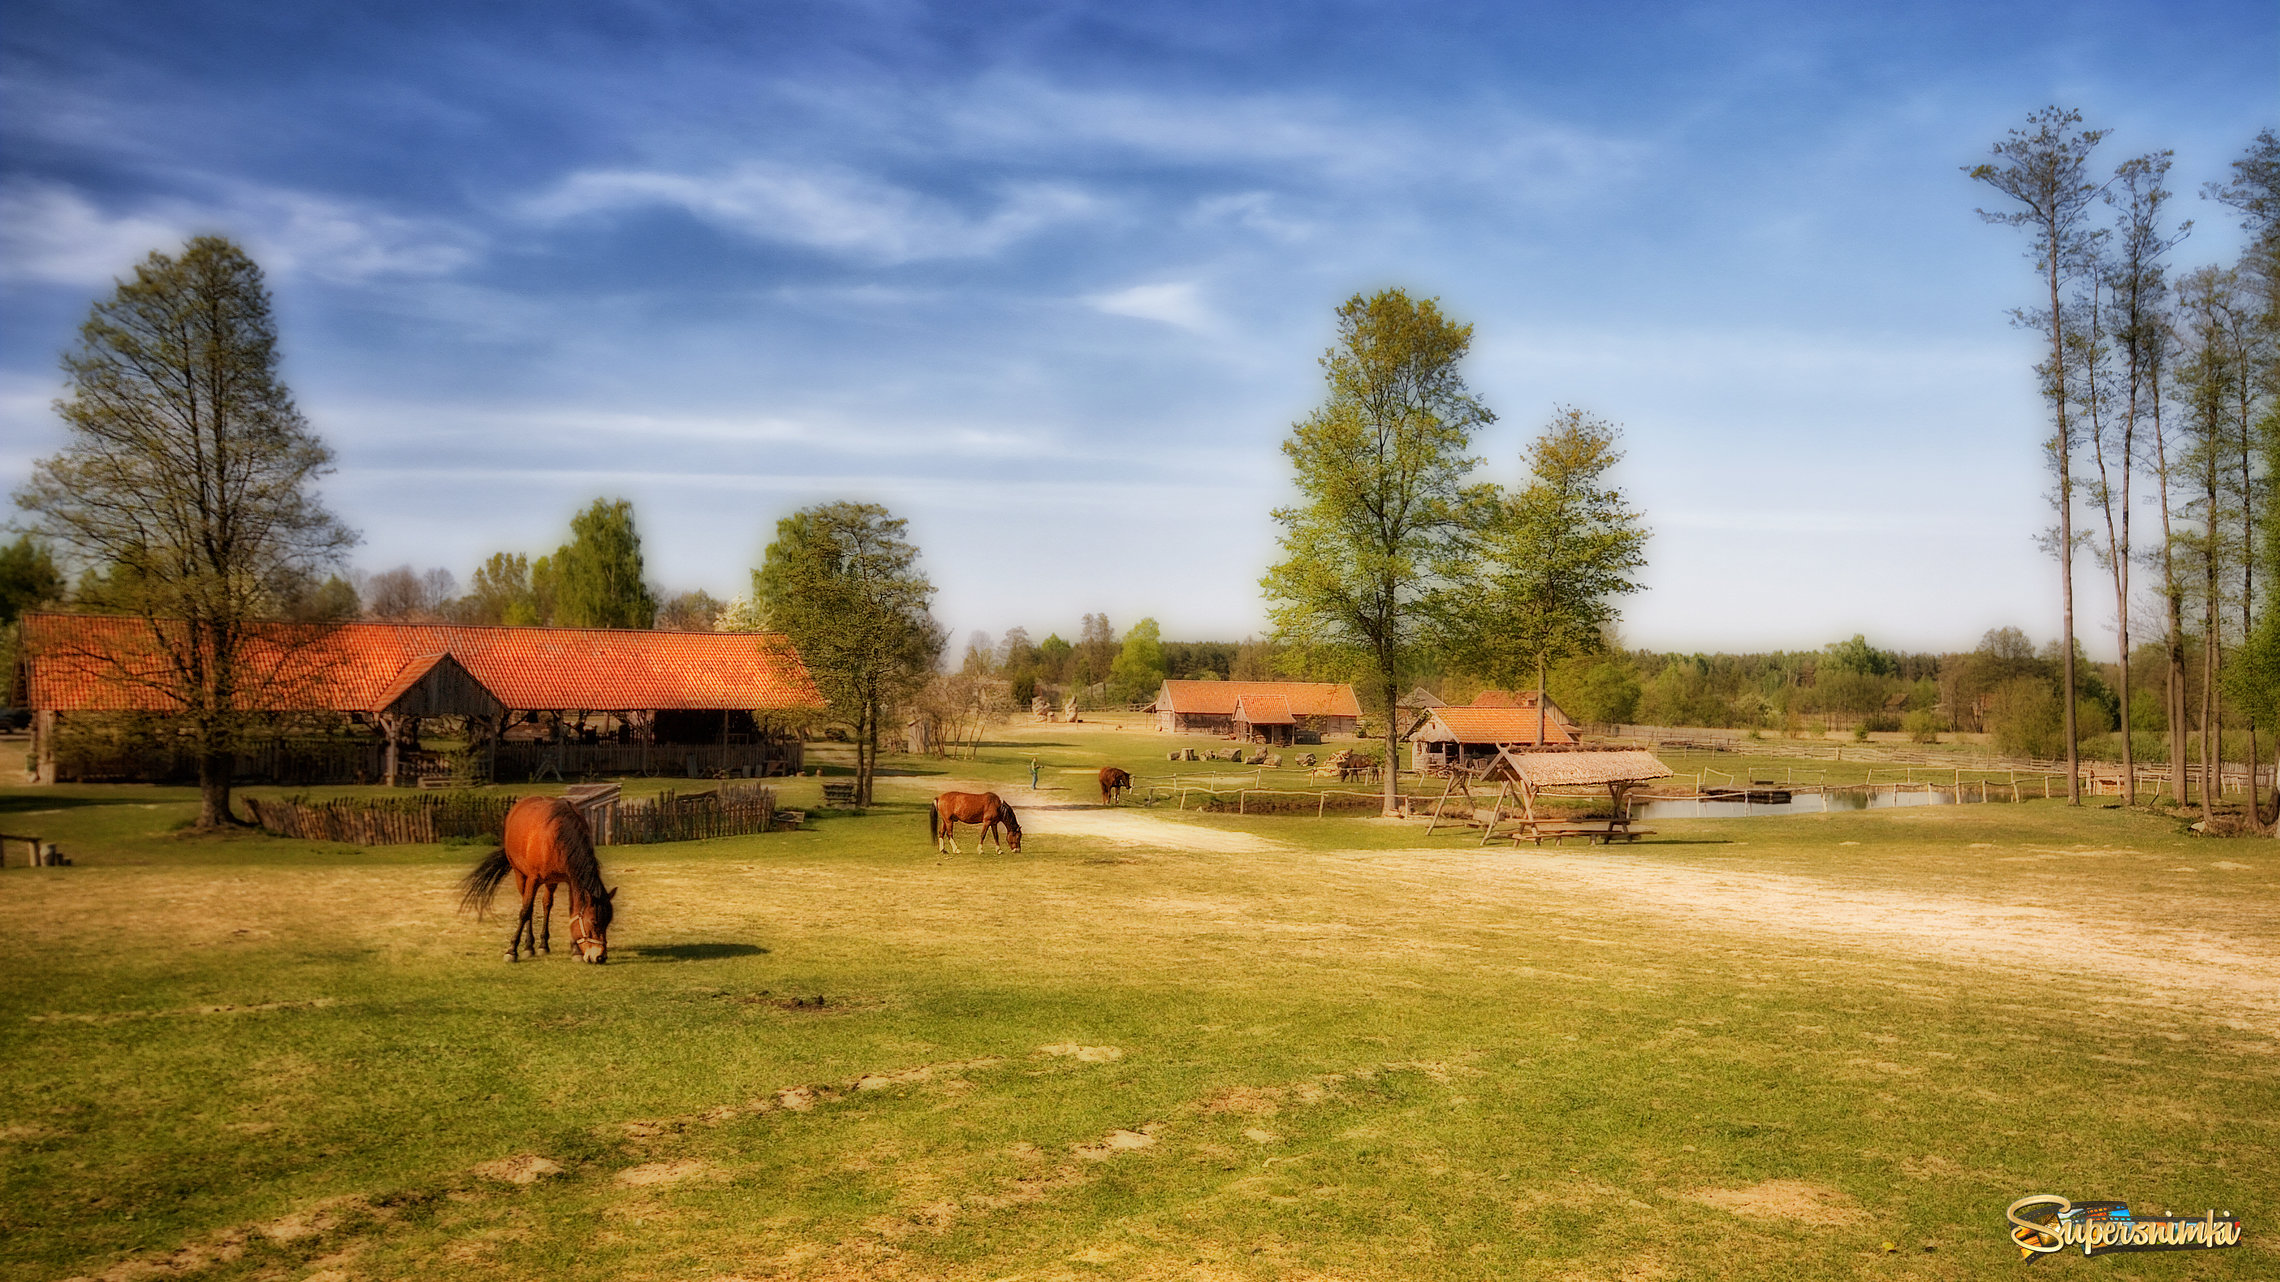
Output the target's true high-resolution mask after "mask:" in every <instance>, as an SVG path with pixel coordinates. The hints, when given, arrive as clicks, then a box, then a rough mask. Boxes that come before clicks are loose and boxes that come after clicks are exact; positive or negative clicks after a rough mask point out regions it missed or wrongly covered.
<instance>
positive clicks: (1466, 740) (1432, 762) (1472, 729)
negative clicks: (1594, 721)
mask: <svg viewBox="0 0 2280 1282" xmlns="http://www.w3.org/2000/svg"><path fill="white" fill-rule="evenodd" d="M1532 702H1533V699H1531V703H1532ZM1550 713H1551V709H1549V708H1547V709H1545V714H1546V715H1545V717H1544V725H1543V738H1542V740H1541V741H1540V742H1541V743H1542V744H1543V745H1544V746H1546V747H1570V746H1573V745H1574V744H1575V742H1576V737H1575V734H1574V732H1573V730H1572V728H1571V727H1570V726H1569V725H1568V724H1565V723H1563V721H1562V719H1561V718H1559V717H1555V716H1552V715H1550ZM1536 729H1537V727H1536V709H1535V708H1534V707H1533V706H1531V707H1526V708H1509V707H1507V708H1497V707H1486V708H1484V707H1481V706H1479V705H1477V704H1476V705H1474V706H1472V707H1466V708H1433V709H1429V710H1427V711H1426V712H1425V713H1424V714H1423V715H1422V716H1420V717H1419V718H1418V720H1417V723H1416V724H1415V725H1414V726H1413V727H1412V728H1411V729H1410V731H1409V768H1410V769H1412V770H1421V771H1422V770H1436V771H1438V770H1447V769H1449V768H1451V767H1455V766H1477V765H1480V764H1482V763H1484V762H1487V761H1489V760H1491V759H1493V758H1494V757H1495V756H1496V755H1497V754H1498V753H1499V752H1500V751H1502V750H1503V749H1505V748H1507V747H1512V746H1534V745H1536V744H1537V743H1538V742H1539V740H1538V739H1537V737H1536Z"/></svg>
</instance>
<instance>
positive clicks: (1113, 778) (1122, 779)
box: [1100, 766, 1132, 805]
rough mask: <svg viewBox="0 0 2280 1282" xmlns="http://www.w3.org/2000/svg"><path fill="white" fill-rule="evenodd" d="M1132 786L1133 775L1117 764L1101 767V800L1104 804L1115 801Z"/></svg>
mask: <svg viewBox="0 0 2280 1282" xmlns="http://www.w3.org/2000/svg"><path fill="white" fill-rule="evenodd" d="M1131 786H1132V776H1131V775H1129V774H1126V773H1125V772H1124V771H1122V770H1119V769H1117V768H1116V767H1115V766H1102V767H1101V768H1100V800H1101V804H1102V805H1109V804H1112V803H1114V802H1115V800H1116V799H1117V798H1118V797H1119V796H1121V795H1123V793H1124V791H1125V790H1126V789H1128V788H1130V787H1131Z"/></svg>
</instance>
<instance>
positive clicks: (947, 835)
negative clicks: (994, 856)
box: [926, 792, 1021, 855]
mask: <svg viewBox="0 0 2280 1282" xmlns="http://www.w3.org/2000/svg"><path fill="white" fill-rule="evenodd" d="M958 824H979V825H981V829H982V835H981V836H979V837H976V838H975V839H974V853H975V854H980V853H981V850H982V843H983V842H986V841H988V840H989V839H990V838H991V837H992V836H995V837H996V838H997V843H998V850H999V851H1000V852H1003V851H1004V850H1005V849H1006V844H1005V843H1006V839H1007V838H1008V837H1011V838H1012V839H1013V853H1015V854H1019V853H1020V852H1021V821H1020V820H1019V819H1016V818H1014V817H1013V807H1011V806H1009V805H1007V804H1005V801H1004V799H1003V798H1001V797H999V796H998V795H997V794H996V793H994V792H946V793H943V794H942V795H941V796H939V797H936V798H935V799H934V800H933V801H932V802H931V803H929V804H928V806H927V807H926V831H927V833H928V834H929V835H931V836H932V837H933V838H934V849H935V852H936V853H938V854H952V855H955V854H961V853H963V852H962V851H960V850H959V849H958V838H957V836H956V835H955V834H954V833H953V831H952V830H953V828H954V826H955V825H958Z"/></svg>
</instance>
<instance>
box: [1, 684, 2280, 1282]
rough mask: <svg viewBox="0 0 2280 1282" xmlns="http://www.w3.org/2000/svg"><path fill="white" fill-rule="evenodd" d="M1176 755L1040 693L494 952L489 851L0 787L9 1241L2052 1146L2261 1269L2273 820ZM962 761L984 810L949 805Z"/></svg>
mask: <svg viewBox="0 0 2280 1282" xmlns="http://www.w3.org/2000/svg"><path fill="white" fill-rule="evenodd" d="M1172 742H1177V741H1169V740H1166V739H1165V738H1164V737H1161V736H1157V735H1153V734H1147V733H1142V732H1136V731H1133V730H1115V729H1108V728H1104V727H1094V726H1086V727H1062V726H1041V727H1033V728H1027V729H1023V730H1020V731H1017V732H1015V733H1014V734H1013V735H1012V736H1011V737H1010V738H1008V739H1006V740H1004V741H1003V742H1001V743H1000V744H999V745H997V746H993V747H990V748H988V749H985V751H984V753H983V754H982V757H981V759H980V760H976V761H952V762H940V761H933V762H919V761H898V760H895V759H890V762H889V764H890V766H896V767H899V768H904V769H908V770H910V771H912V773H909V774H902V775H897V776H895V777H892V778H889V779H885V780H883V781H882V785H881V798H882V801H881V804H880V805H878V806H877V807H875V808H873V809H872V810H871V811H870V812H869V813H868V814H865V815H861V816H856V815H834V814H819V815H818V816H817V817H815V818H814V819H813V820H812V821H811V823H810V825H809V828H808V829H807V830H806V831H802V832H797V833H778V834H770V835H767V836H758V837H747V838H735V839H724V840H719V841H710V842H696V843H686V844H679V845H668V846H647V847H633V848H613V849H609V850H606V851H604V852H603V857H604V863H605V867H606V869H607V871H608V874H609V879H610V880H611V881H612V882H613V883H616V884H618V885H620V886H621V887H622V891H621V894H620V896H619V900H618V902H619V920H618V925H617V926H616V927H615V928H614V929H613V932H612V939H611V943H612V961H611V964H610V965H608V966H606V967H600V968H596V967H588V966H579V965H575V964H573V963H572V962H571V961H570V960H569V958H568V956H567V950H558V951H557V952H556V953H555V954H554V955H553V957H551V958H544V959H540V960H539V961H537V962H535V963H524V964H520V965H515V966H508V965H505V964H503V963H502V962H501V961H500V960H499V959H500V954H501V952H502V950H503V944H504V941H505V938H506V932H507V923H506V922H504V921H502V920H493V921H489V922H484V923H477V922H474V921H472V920H470V919H466V918H462V917H459V916H457V915H455V913H454V912H453V906H454V899H455V893H454V883H455V881H456V880H457V878H458V876H459V874H460V873H461V872H462V871H463V870H464V869H465V867H467V866H468V865H469V864H471V863H472V862H473V860H474V857H475V855H476V853H477V851H478V848H477V847H473V846H442V847H397V848H384V849H375V850H359V849H354V848H350V847H344V846H324V845H317V844H312V843H301V842H288V841H281V840H275V839H270V838H266V837H262V836H259V835H236V836H231V837H227V838H220V839H205V838H192V837H188V836H186V835H183V834H181V833H180V832H179V826H180V825H181V824H182V823H183V822H184V821H185V820H186V819H187V818H188V816H189V815H190V814H191V812H192V804H191V800H190V798H189V796H188V794H187V792H186V791H184V790H169V789H155V788H136V787H57V788H47V789H18V790H14V791H9V792H5V793H0V827H5V829H6V830H7V831H11V832H36V833H38V834H40V835H41V836H43V837H47V838H48V839H51V840H54V841H57V842H59V843H60V844H61V845H62V846H63V848H64V850H65V851H66V852H67V853H69V854H71V855H72V856H73V857H74V858H76V859H77V860H78V861H79V865H80V866H78V867H73V868H61V869H41V870H26V869H10V870H8V871H7V872H6V873H5V874H4V875H0V968H4V970H0V973H4V974H5V976H6V982H5V986H4V996H0V1056H4V1059H0V1063H4V1064H5V1071H4V1072H0V1159H4V1161H5V1183H4V1184H0V1274H4V1275H5V1276H8V1277H25V1278H57V1277H69V1276H75V1275H76V1276H89V1277H105V1278H115V1279H121V1280H124V1279H131V1278H142V1277H148V1278H169V1277H177V1276H183V1277H192V1276H194V1277H200V1278H217V1279H219V1278H241V1277H260V1278H278V1279H296V1280H297V1279H312V1278H313V1279H348V1278H393V1277H415V1276H416V1277H466V1278H501V1279H506V1278H514V1279H522V1278H538V1277H548V1278H565V1277H567V1278H690V1279H724V1278H761V1277H782V1278H852V1277H889V1278H893V1277H953V1278H974V1279H982V1278H1014V1277H1019V1278H1027V1279H1043V1278H1095V1277H1098V1278H1130V1277H1141V1278H1157V1277H1167V1278H1172V1277H1176V1278H1188V1277H1194V1278H1230V1279H1233V1278H1244V1279H1249V1278H1257V1279H1300V1278H1377V1277H1388V1278H1392V1277H1401V1278H1484V1279H1485V1278H1598V1279H1622V1278H1630V1279H1650V1278H1670V1279H1684V1278H1757V1277H1781V1278H1795V1279H1814V1278H1854V1277H1873V1278H1956V1279H1962V1278H1984V1277H1990V1276H1995V1275H1998V1274H2005V1273H2009V1272H2012V1271H2015V1270H2018V1269H2020V1268H2022V1267H2028V1266H2023V1265H2021V1263H2020V1262H2019V1260H2018V1258H2017V1255H2016V1253H2015V1252H2013V1251H2011V1250H2010V1249H2009V1248H2008V1246H2007V1245H2006V1243H2005V1242H2004V1240H2003V1227H2004V1226H2003V1222H2002V1213H2003V1208H2004V1207H2005V1206H2006V1205H2007V1204H2009V1203H2010V1202H2011V1201H2013V1200H2014V1199H2016V1198H2018V1197H2021V1196H2024V1195H2026V1194H2028V1193H2035V1192H2054V1193H2061V1194H2065V1195H2068V1196H2071V1197H2074V1198H2076V1199H2092V1198H2116V1199H2124V1200H2127V1201H2129V1202H2130V1203H2131V1204H2132V1205H2133V1206H2134V1207H2137V1208H2139V1209H2140V1210H2141V1211H2143V1210H2162V1209H2175V1210H2177V1211H2179V1212H2185V1211H2188V1210H2190V1211H2193V1212H2199V1211H2201V1210H2203V1209H2205V1208H2213V1209H2217V1210H2220V1211H2222V1210H2231V1211H2236V1212H2239V1213H2240V1214H2241V1215H2243V1216H2245V1217H2246V1220H2247V1227H2248V1242H2247V1244H2246V1245H2244V1246H2242V1247H2240V1248H2237V1249H2233V1250H2228V1251H2220V1252H2182V1253H2176V1254H2168V1255H2132V1256H2120V1257H2114V1258H2105V1259H2097V1260H2082V1259H2080V1258H2078V1257H2077V1258H2074V1259H2066V1258H2059V1259H2054V1260H2048V1261H2038V1262H2036V1263H2035V1264H2034V1265H2032V1266H2031V1267H2032V1268H2033V1269H2035V1270H2037V1271H2038V1273H2040V1272H2051V1273H2053V1274H2061V1273H2063V1274H2067V1275H2074V1274H2082V1275H2084V1276H2088V1275H2089V1274H2091V1273H2095V1274H2096V1275H2097V1276H2098V1277H2100V1278H2113V1279H2122V1278H2257V1277H2272V1276H2280V1056H2276V1051H2280V1041H2276V1040H2275V1033H2276V1031H2280V842H2273V841H2270V840H2262V841H2258V840H2215V839H2202V838H2195V837H2192V836H2189V835H2187V834H2185V833H2183V832H2182V831H2181V830H2180V825H2179V824H2178V823H2177V822H2176V821H2174V820H2169V819H2164V818H2159V817H2155V816H2149V815H2145V814H2133V813H2125V812H2123V811H2120V810H2115V809H2103V808H2086V809H2084V810H2080V811H2069V810H2067V809H2066V808H2065V807H2064V806H2062V805H2060V804H2058V803H2055V802H2054V803H2044V802H2039V801H2036V802H2029V803H2026V804H2022V805H2007V804H2006V805H1990V806H1963V807H1939V808H1931V809H1922V810H1901V811H1880V812H1867V813H1858V814H1837V815H1827V816H1811V817H1798V818H1774V819H1747V820H1712V821H1688V822H1682V823H1668V822H1665V823H1658V824H1657V827H1658V828H1659V829H1660V834H1659V836H1658V838H1657V839H1655V840H1653V841H1650V842H1647V843H1643V844H1641V845H1638V846H1635V847H1629V848H1616V849H1613V850H1607V849H1602V848H1597V847H1589V848H1587V847H1576V846H1571V847H1567V848H1564V849H1562V848H1553V847H1547V848H1544V849H1542V850H1540V851H1539V850H1535V849H1532V848H1523V849H1521V850H1518V851H1514V850H1512V849H1510V848H1502V849H1487V850H1484V849H1482V848H1480V847H1479V846H1478V845H1477V844H1476V843H1475V841H1474V840H1473V839H1471V838H1468V837H1466V836H1463V835H1461V834H1459V835H1454V836H1440V835H1437V836H1435V837H1433V838H1432V839H1430V840H1428V839H1425V838H1423V837H1422V836H1421V829H1420V827H1418V826H1417V825H1413V824H1405V823H1402V822H1399V821H1385V820H1379V819H1374V818H1370V819H1361V818H1345V819H1339V818H1330V819H1313V818H1261V817H1252V818H1240V817H1235V816H1224V815H1211V816H1198V815H1195V814H1193V813H1180V812H1173V811H1168V810H1165V809H1163V808H1155V809H1145V810H1144V809H1139V808H1129V807H1128V808H1124V809H1120V810H1117V811H1104V810H1099V809H1095V808H1092V807H1091V805H1090V803H1091V802H1092V801H1093V800H1094V798H1093V796H1092V793H1091V783H1090V773H1091V771H1092V769H1094V768H1095V767H1097V766H1098V765H1099V764H1100V763H1102V762H1104V761H1113V762H1115V763H1117V764H1122V765H1126V766H1127V767H1128V768H1131V769H1133V770H1134V772H1135V773H1137V774H1142V775H1153V774H1160V773H1164V772H1166V771H1168V770H1169V768H1170V763H1168V762H1165V761H1164V760H1163V750H1164V748H1165V747H1166V746H1168V745H1169V744H1170V743H1172ZM1199 742H1200V741H1199ZM1033 752H1034V753H1035V754H1037V755H1038V756H1039V757H1040V758H1041V761H1042V763H1043V767H1044V783H1045V784H1046V787H1045V789H1044V790H1043V791H1042V792H1041V793H1040V794H1037V795H1034V796H1033V795H1032V794H1030V792H1029V790H1028V788H1027V778H1028V776H1027V761H1028V759H1029V756H1030V755H1031V754H1032V753H1033ZM1673 764H1674V765H1676V766H1679V767H1680V768H1681V769H1689V768H1692V767H1690V766H1688V765H1686V764H1685V763H1681V762H1676V761H1674V762H1673ZM1737 764H1740V765H1742V767H1743V769H1744V771H1745V773H1746V772H1747V771H1748V769H1749V766H1748V765H1747V764H1746V763H1737V762H1735V761H1734V760H1733V759H1732V758H1724V759H1721V760H1720V761H1719V762H1718V763H1717V768H1718V769H1721V770H1726V769H1732V768H1733V767H1734V766H1735V765H1737ZM1201 768H1202V767H1200V766H1188V765H1184V764H1183V765H1182V766H1181V769H1182V770H1183V771H1191V770H1196V769H1201ZM1230 769H1231V768H1230ZM921 772H923V773H921ZM1246 773H1247V772H1246ZM1270 777H1271V776H1270ZM1017 781H1018V782H1017ZM958 782H974V783H987V784H989V785H990V786H993V787H996V788H998V789H999V790H1000V791H1002V792H1005V793H1007V794H1008V796H1009V797H1010V798H1011V799H1012V800H1014V801H1015V803H1016V804H1017V805H1020V806H1023V807H1024V812H1023V813H1024V821H1025V823H1026V824H1027V825H1028V829H1029V837H1028V840H1027V841H1026V842H1025V843H1024V848H1023V850H1022V851H1021V852H1020V853H1019V854H1018V855H1011V856H1008V855H1000V854H996V853H991V854H976V853H974V852H973V851H972V850H971V846H972V835H971V833H970V832H968V833H967V834H966V835H965V837H964V838H963V841H964V844H965V845H966V846H967V847H968V850H967V852H966V853H964V854H962V855H959V856H956V857H948V856H938V855H937V854H936V853H935V852H934V850H933V847H932V844H931V843H930V842H929V841H928V840H927V839H926V837H925V836H924V835H923V833H922V831H921V829H922V826H923V825H922V821H921V818H920V816H921V813H922V811H923V809H924V801H925V798H926V797H928V796H930V795H931V794H932V793H933V792H935V791H937V790H939V789H940V788H942V787H944V786H946V785H948V784H951V783H958ZM650 786H659V785H650ZM683 786H686V785H685V784H684V785H683ZM818 787H819V784H818V782H817V781H815V780H798V781H791V782H789V783H787V784H786V785H785V801H786V803H787V804H790V805H794V806H803V807H804V806H813V805H814V804H815V803H816V800H817V796H818V793H817V789H818Z"/></svg>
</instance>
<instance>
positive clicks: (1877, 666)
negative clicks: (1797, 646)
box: [1821, 632, 1900, 677]
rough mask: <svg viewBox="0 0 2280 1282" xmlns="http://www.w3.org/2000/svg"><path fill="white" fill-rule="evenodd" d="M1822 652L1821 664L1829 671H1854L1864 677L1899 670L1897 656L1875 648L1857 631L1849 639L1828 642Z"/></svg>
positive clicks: (1887, 674) (1889, 674)
mask: <svg viewBox="0 0 2280 1282" xmlns="http://www.w3.org/2000/svg"><path fill="white" fill-rule="evenodd" d="M1822 654H1823V655H1824V656H1825V657H1824V658H1823V659H1822V661H1821V666H1822V667H1823V669H1825V670H1826V671H1829V672H1854V673H1858V674H1860V675H1861V676H1864V677H1889V676H1897V675H1898V674H1899V672H1900V659H1899V656H1897V655H1894V654H1892V653H1891V652H1890V651H1886V650H1879V649H1877V648H1876V647H1875V646H1872V645H1870V644H1869V643H1868V638H1867V637H1865V636H1862V635H1861V634H1860V633H1857V632H1856V633H1854V634H1853V635H1852V639H1851V640H1849V641H1832V642H1830V643H1829V644H1828V646H1827V648H1826V649H1824V650H1823V651H1822Z"/></svg>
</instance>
